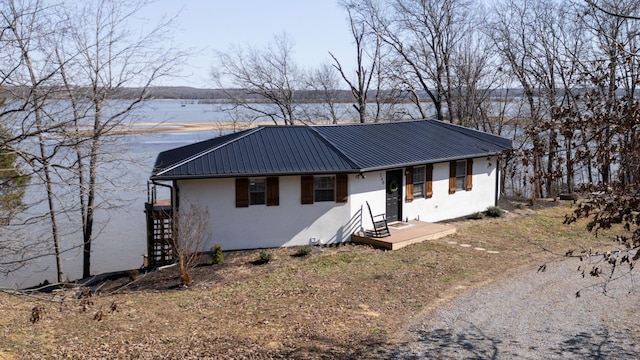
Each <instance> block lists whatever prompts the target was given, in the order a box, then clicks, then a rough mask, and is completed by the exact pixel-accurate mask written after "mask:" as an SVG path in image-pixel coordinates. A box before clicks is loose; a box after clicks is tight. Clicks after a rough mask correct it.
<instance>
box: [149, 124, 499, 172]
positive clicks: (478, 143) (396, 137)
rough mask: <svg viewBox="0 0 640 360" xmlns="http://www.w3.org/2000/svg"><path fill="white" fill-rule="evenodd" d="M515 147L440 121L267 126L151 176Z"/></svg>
mask: <svg viewBox="0 0 640 360" xmlns="http://www.w3.org/2000/svg"><path fill="white" fill-rule="evenodd" d="M511 148H512V143H511V140H509V139H505V138H502V137H498V136H494V135H490V134H486V133H483V132H480V131H476V130H472V129H468V128H465V127H461V126H457V125H453V124H449V123H445V122H441V121H436V120H419V121H401V122H385V123H365V124H349V125H326V126H262V127H258V128H255V129H252V130H245V131H242V132H239V133H235V134H230V135H225V136H221V137H217V138H213V139H210V140H206V141H202V142H199V143H195V144H192V145H187V146H183V147H180V148H177V149H173V150H168V151H164V152H162V153H160V154H159V155H158V158H157V160H156V164H155V166H154V170H153V174H152V176H151V178H152V179H154V180H169V179H179V178H207V177H236V176H266V175H287V174H290V175H293V174H317V173H354V172H364V171H371V170H377V169H385V168H394V167H402V166H407V165H416V164H424V163H435V162H441V161H448V160H455V159H462V158H469V157H479V156H486V155H492V154H497V153H499V152H501V151H503V150H506V149H511Z"/></svg>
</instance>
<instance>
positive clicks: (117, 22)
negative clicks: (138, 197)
mask: <svg viewBox="0 0 640 360" xmlns="http://www.w3.org/2000/svg"><path fill="white" fill-rule="evenodd" d="M149 4H150V2H148V1H145V0H141V1H133V2H131V1H126V2H125V1H121V0H99V1H91V2H84V3H82V4H79V3H77V2H73V1H65V0H59V1H52V2H46V3H45V2H41V1H37V0H33V1H20V2H17V1H9V2H5V3H2V4H0V22H1V23H2V28H3V29H4V31H3V32H2V34H1V36H2V42H0V46H2V50H3V56H2V57H0V69H2V71H1V72H0V74H1V76H2V79H1V81H2V83H1V84H4V85H6V87H7V89H11V91H12V92H11V93H10V94H9V95H8V96H10V97H11V101H10V105H8V106H7V108H6V109H5V110H3V111H2V112H0V119H1V120H2V122H3V124H7V125H6V127H5V128H6V129H7V131H8V135H7V139H8V140H7V142H6V143H7V144H8V145H9V146H11V148H12V149H16V153H17V154H18V156H19V157H20V158H21V159H23V161H24V163H25V164H27V165H28V167H29V170H30V172H29V174H30V175H31V177H32V179H33V181H31V184H30V188H29V189H28V190H27V191H28V192H29V193H32V194H34V195H33V196H31V197H32V198H34V197H37V195H38V194H40V192H42V194H43V197H45V199H46V200H45V202H46V208H47V210H46V214H40V215H39V214H38V213H37V212H38V211H42V210H41V209H42V207H41V206H40V204H38V203H33V204H27V205H28V206H27V207H28V210H29V211H30V213H29V214H25V215H24V216H23V225H25V226H27V227H28V226H30V225H31V224H33V223H34V222H35V223H41V222H42V220H46V221H47V222H48V223H49V226H50V232H49V235H48V236H47V237H50V238H51V239H52V243H53V246H52V247H53V250H50V249H40V250H39V251H38V252H35V251H34V252H33V253H32V254H30V256H28V257H27V258H29V259H34V258H38V257H43V256H48V255H50V254H54V255H55V258H56V266H57V273H58V274H57V279H58V281H64V272H63V270H62V268H63V264H62V257H61V255H62V254H63V253H64V252H66V251H70V250H71V249H74V248H77V247H81V248H83V255H84V265H83V275H84V276H89V275H90V273H91V270H90V269H91V268H90V256H91V244H92V242H93V241H94V240H95V237H96V210H97V209H100V208H103V209H105V208H112V202H111V200H112V196H111V195H110V194H108V193H106V192H105V191H107V189H106V188H105V187H101V185H102V184H108V186H109V187H110V188H111V190H114V189H116V190H117V189H118V186H119V185H118V184H119V182H118V180H117V177H118V174H116V173H115V172H114V171H113V170H114V169H117V168H116V167H114V166H113V164H109V163H108V162H109V161H111V160H115V161H118V162H121V161H124V160H123V159H122V158H121V157H118V156H114V154H109V153H108V152H106V151H104V150H103V145H104V144H105V142H107V141H109V139H111V137H112V136H111V135H110V131H111V130H113V129H115V128H116V127H117V126H119V125H121V124H123V123H124V122H126V121H129V120H131V119H130V117H131V116H132V112H133V110H134V109H135V108H136V107H138V106H140V105H141V104H142V102H143V100H145V99H146V98H147V95H148V89H149V87H150V86H151V85H152V84H153V83H154V82H155V81H157V80H158V79H159V78H161V77H166V76H169V75H170V74H171V73H172V72H173V70H175V68H176V66H177V65H178V64H180V61H181V59H182V58H183V54H181V53H179V52H176V51H174V50H173V49H171V48H170V44H169V42H168V40H169V35H170V30H171V27H170V26H171V19H165V20H162V21H161V22H160V23H159V24H158V25H157V26H156V27H154V28H152V29H151V30H149V31H147V32H145V31H140V32H139V33H134V32H133V30H131V29H132V27H131V23H130V22H131V21H132V20H133V19H134V18H135V17H137V16H139V14H140V10H141V9H142V8H143V7H145V6H148V5H149ZM136 31H137V30H136ZM125 87H127V88H133V89H134V91H136V92H137V93H136V95H135V96H134V97H133V98H132V100H126V101H118V102H117V103H116V102H108V101H107V100H108V99H109V98H110V97H112V96H113V95H115V94H117V93H118V92H119V91H121V90H123V89H124V88H125ZM109 170H111V171H110V172H109ZM40 189H42V190H40ZM76 216H77V217H76ZM74 219H77V220H74ZM102 221H103V222H104V221H106V220H102ZM79 224H81V226H80V225H79ZM78 227H81V229H79V230H78ZM78 233H80V234H81V238H82V241H81V243H80V244H79V245H77V242H76V241H73V239H72V238H73V237H74V236H76V235H77V234H78ZM27 235H28V236H32V238H31V239H29V240H26V241H27V242H30V243H34V244H37V243H42V241H41V240H40V239H38V238H37V237H38V236H42V235H40V234H35V232H33V231H31V232H30V233H29V232H27ZM63 238H65V239H69V240H68V241H65V244H66V248H63V244H62V239H63ZM22 261H24V259H23V260H22Z"/></svg>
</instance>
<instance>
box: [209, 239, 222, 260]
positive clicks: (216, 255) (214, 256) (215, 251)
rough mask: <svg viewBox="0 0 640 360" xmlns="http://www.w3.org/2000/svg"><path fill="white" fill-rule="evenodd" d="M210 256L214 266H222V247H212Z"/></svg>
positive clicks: (218, 245) (217, 245)
mask: <svg viewBox="0 0 640 360" xmlns="http://www.w3.org/2000/svg"><path fill="white" fill-rule="evenodd" d="M210 255H211V261H213V263H214V264H222V262H223V261H224V255H223V254H222V245H220V244H215V245H213V247H212V248H211V253H210Z"/></svg>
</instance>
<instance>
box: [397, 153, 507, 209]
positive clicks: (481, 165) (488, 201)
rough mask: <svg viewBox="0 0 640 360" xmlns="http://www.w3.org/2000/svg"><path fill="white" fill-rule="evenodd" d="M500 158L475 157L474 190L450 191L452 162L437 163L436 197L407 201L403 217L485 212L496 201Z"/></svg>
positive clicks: (434, 178) (435, 169)
mask: <svg viewBox="0 0 640 360" xmlns="http://www.w3.org/2000/svg"><path fill="white" fill-rule="evenodd" d="M496 167H497V158H496V157H490V158H486V157H485V158H476V159H473V180H472V181H473V189H472V190H471V191H465V190H458V191H456V193H455V194H449V163H438V164H434V166H433V197H431V198H430V199H425V198H419V199H414V200H413V201H412V202H410V203H405V204H404V207H403V217H404V218H409V219H417V218H419V219H420V220H422V221H429V222H435V221H441V220H446V219H453V218H457V217H461V216H466V215H469V214H472V213H474V212H477V211H484V210H486V209H487V207H489V206H493V205H494V204H495V194H496V176H497V170H496Z"/></svg>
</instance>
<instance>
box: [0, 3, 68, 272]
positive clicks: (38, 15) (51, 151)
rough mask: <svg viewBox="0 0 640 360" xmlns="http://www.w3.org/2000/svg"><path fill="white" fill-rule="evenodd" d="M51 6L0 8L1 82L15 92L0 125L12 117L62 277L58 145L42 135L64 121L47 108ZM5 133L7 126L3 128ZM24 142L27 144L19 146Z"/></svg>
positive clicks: (52, 72) (52, 70)
mask: <svg viewBox="0 0 640 360" xmlns="http://www.w3.org/2000/svg"><path fill="white" fill-rule="evenodd" d="M55 9H56V7H55V6H53V5H50V6H49V7H45V6H44V4H42V3H40V2H32V3H31V2H24V3H23V2H18V3H16V2H14V1H9V2H8V3H5V4H3V6H2V7H0V16H1V19H2V22H3V24H4V25H3V28H4V29H5V31H3V38H4V39H3V40H4V44H5V46H4V49H3V50H5V52H4V57H3V58H2V60H3V64H2V68H4V69H10V70H9V71H5V72H4V76H5V77H4V78H3V79H2V80H3V84H5V85H6V86H11V88H12V89H16V90H17V91H16V92H13V93H12V94H10V96H11V98H12V99H13V101H14V102H15V103H16V104H15V105H13V106H11V108H10V110H9V111H8V112H5V113H4V115H5V116H4V117H3V118H4V119H3V120H4V121H7V119H8V118H9V115H15V116H13V117H12V121H13V124H12V128H16V126H17V129H19V130H18V132H19V133H18V134H11V135H9V137H12V138H13V139H14V140H13V141H12V142H11V143H13V144H14V145H13V147H14V148H16V149H19V154H20V156H21V157H22V158H23V159H24V161H25V163H26V164H29V166H30V168H31V174H32V175H33V176H34V177H35V178H37V179H38V183H39V184H42V185H43V187H44V193H45V195H44V196H45V199H46V200H45V201H46V203H47V206H46V207H47V213H46V214H45V215H44V218H46V220H48V222H49V225H50V229H51V240H52V243H53V253H54V254H55V258H56V267H57V278H58V281H62V280H63V278H64V272H63V265H62V258H61V253H62V249H61V239H60V229H59V218H58V215H59V211H60V207H61V204H60V203H59V202H58V201H57V196H58V194H57V192H56V191H55V184H56V182H57V181H58V177H57V176H56V173H55V168H54V165H55V164H54V161H55V160H54V158H55V157H56V156H57V155H58V154H59V152H60V150H61V147H56V146H48V143H47V141H48V134H54V133H58V132H59V131H60V130H61V128H63V127H64V126H65V121H64V119H53V118H51V117H50V116H49V115H50V111H51V109H48V108H47V104H48V103H49V102H50V100H51V99H53V98H55V89H54V88H53V87H52V86H51V85H53V84H54V83H55V80H56V75H57V69H56V67H55V65H54V64H52V62H51V61H49V59H51V58H52V50H51V48H50V46H49V45H50V40H51V37H50V35H51V34H52V33H55V31H56V29H55V24H57V21H56V20H55V16H53V15H52V12H51V11H53V10H55ZM7 129H8V127H7ZM22 142H26V143H27V144H28V146H26V147H25V146H22Z"/></svg>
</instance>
